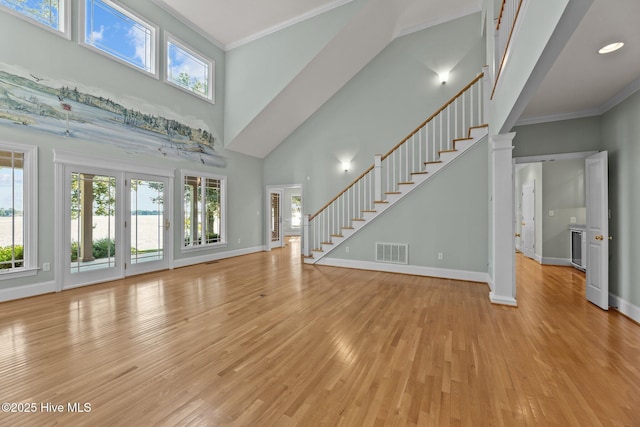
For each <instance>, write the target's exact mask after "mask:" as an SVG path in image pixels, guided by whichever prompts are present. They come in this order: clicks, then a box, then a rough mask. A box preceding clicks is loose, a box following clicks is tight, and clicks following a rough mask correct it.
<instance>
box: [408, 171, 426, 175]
mask: <svg viewBox="0 0 640 427" xmlns="http://www.w3.org/2000/svg"><path fill="white" fill-rule="evenodd" d="M428 173H429V172H426V171H423V172H411V175H426V174H428Z"/></svg>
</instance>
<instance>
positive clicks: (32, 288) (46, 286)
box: [0, 280, 56, 302]
mask: <svg viewBox="0 0 640 427" xmlns="http://www.w3.org/2000/svg"><path fill="white" fill-rule="evenodd" d="M55 291H56V282H55V281H53V280H52V281H50V282H42V283H34V284H32V285H22V286H13V287H11V288H6V289H0V302H4V301H11V300H14V299H20V298H29V297H33V296H36V295H42V294H50V293H52V292H55Z"/></svg>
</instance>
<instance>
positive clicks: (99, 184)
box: [69, 172, 117, 275]
mask: <svg viewBox="0 0 640 427" xmlns="http://www.w3.org/2000/svg"><path fill="white" fill-rule="evenodd" d="M69 218H70V222H71V227H70V231H71V233H70V243H71V245H70V248H69V250H70V257H71V263H70V273H71V274H72V275H74V274H78V273H83V272H88V271H96V270H102V269H110V268H114V267H116V239H117V238H116V236H117V229H116V178H115V177H114V176H109V175H95V174H87V173H80V172H72V173H71V206H70V216H69Z"/></svg>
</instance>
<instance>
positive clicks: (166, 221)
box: [164, 218, 171, 230]
mask: <svg viewBox="0 0 640 427" xmlns="http://www.w3.org/2000/svg"><path fill="white" fill-rule="evenodd" d="M170 226H171V222H170V221H169V220H168V219H167V218H165V219H164V229H165V230H168V229H169V227H170Z"/></svg>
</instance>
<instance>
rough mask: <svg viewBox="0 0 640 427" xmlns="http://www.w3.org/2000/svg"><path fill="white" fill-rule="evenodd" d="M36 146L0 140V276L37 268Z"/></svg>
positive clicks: (12, 275)
mask: <svg viewBox="0 0 640 427" xmlns="http://www.w3.org/2000/svg"><path fill="white" fill-rule="evenodd" d="M37 164H38V161H37V149H36V148H35V147H25V146H24V145H22V144H13V143H6V142H0V278H6V277H16V276H26V275H32V274H35V273H36V271H37V269H36V268H37V254H38V248H37V235H38V231H37V226H38V213H37V207H36V205H37V194H38V193H37V188H36V186H37V182H38V180H37V169H36V168H37V166H36V165H37Z"/></svg>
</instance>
